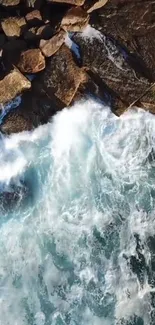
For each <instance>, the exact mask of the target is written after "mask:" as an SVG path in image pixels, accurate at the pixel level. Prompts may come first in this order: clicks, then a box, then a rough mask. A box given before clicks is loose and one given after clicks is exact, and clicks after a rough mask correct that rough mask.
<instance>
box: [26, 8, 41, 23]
mask: <svg viewBox="0 0 155 325" xmlns="http://www.w3.org/2000/svg"><path fill="white" fill-rule="evenodd" d="M25 19H26V21H27V23H28V25H29V26H34V27H35V26H38V25H39V26H40V25H41V24H42V23H43V21H42V17H41V14H40V11H39V10H33V11H31V12H29V13H28V14H27V15H26V16H25Z"/></svg>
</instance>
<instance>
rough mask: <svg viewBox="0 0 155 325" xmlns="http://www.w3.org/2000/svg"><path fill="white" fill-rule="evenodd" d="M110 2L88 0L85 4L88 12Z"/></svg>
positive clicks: (105, 0) (106, 0)
mask: <svg viewBox="0 0 155 325" xmlns="http://www.w3.org/2000/svg"><path fill="white" fill-rule="evenodd" d="M107 2H108V0H86V1H85V4H84V8H85V9H86V10H87V12H88V13H91V12H92V11H94V10H97V9H99V8H101V7H103V6H105V4H106V3H107Z"/></svg>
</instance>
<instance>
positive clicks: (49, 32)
mask: <svg viewBox="0 0 155 325" xmlns="http://www.w3.org/2000/svg"><path fill="white" fill-rule="evenodd" d="M53 34H54V31H53V29H52V27H51V26H50V24H47V25H43V26H40V27H39V28H38V27H32V28H30V29H29V30H28V31H27V32H26V33H25V34H24V39H25V40H26V41H30V42H36V43H38V41H39V40H40V39H41V38H42V39H44V40H48V39H49V38H51V37H52V36H53ZM32 44H33V45H34V43H32Z"/></svg>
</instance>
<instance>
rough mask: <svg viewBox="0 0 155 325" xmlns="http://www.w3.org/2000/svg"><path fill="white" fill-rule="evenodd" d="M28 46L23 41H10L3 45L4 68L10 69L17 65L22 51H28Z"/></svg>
mask: <svg viewBox="0 0 155 325" xmlns="http://www.w3.org/2000/svg"><path fill="white" fill-rule="evenodd" d="M26 48H27V44H26V42H25V41H23V40H21V39H16V40H11V41H8V42H7V43H5V44H4V45H3V62H4V66H6V67H10V66H12V64H15V65H16V64H17V63H18V61H19V58H20V54H21V52H22V51H24V50H26Z"/></svg>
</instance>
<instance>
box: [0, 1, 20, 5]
mask: <svg viewBox="0 0 155 325" xmlns="http://www.w3.org/2000/svg"><path fill="white" fill-rule="evenodd" d="M20 2H21V0H0V5H2V6H6V7H9V6H10V7H11V6H17V5H18V4H19V3H20Z"/></svg>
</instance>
